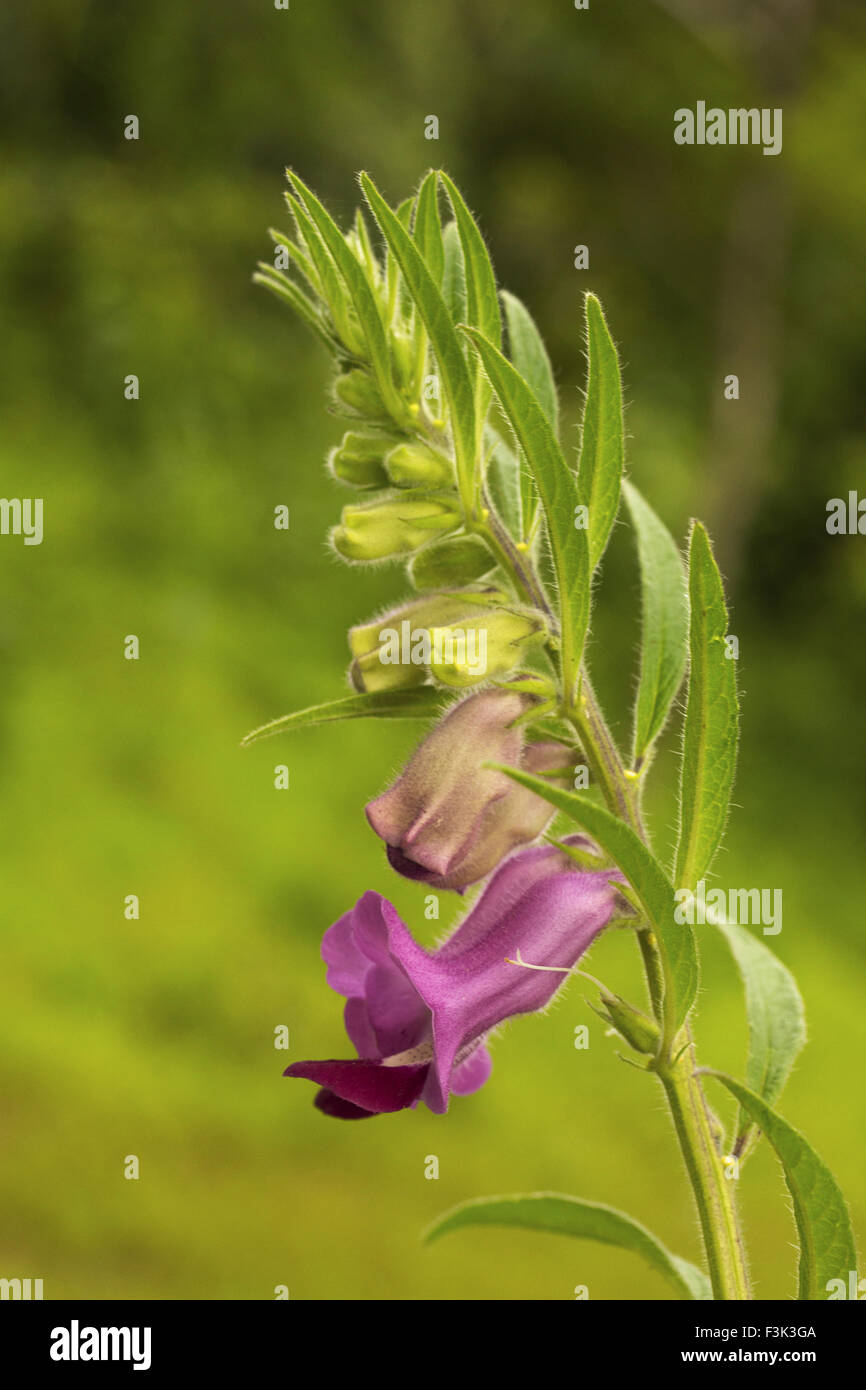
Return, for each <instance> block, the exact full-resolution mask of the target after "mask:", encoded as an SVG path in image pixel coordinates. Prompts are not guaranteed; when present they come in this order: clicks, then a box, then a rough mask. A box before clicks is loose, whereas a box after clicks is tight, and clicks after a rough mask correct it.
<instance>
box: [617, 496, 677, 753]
mask: <svg viewBox="0 0 866 1390" xmlns="http://www.w3.org/2000/svg"><path fill="white" fill-rule="evenodd" d="M623 490H624V492H625V500H626V502H627V503H628V509H629V512H630V513H631V519H632V522H633V524H634V529H635V532H636V534H637V549H638V558H639V560H640V575H641V593H642V607H643V625H642V633H641V658H640V685H639V686H638V693H637V700H636V702H635V711H634V762H635V766H639V765H640V764H641V763H642V762H643V760H644V758H645V757H646V755H647V753H648V751H649V750H650V748H651V747H652V745H653V743H654V742H655V740H656V739H657V738H658V736H659V734H660V733H661V731H662V729H663V728H664V726H665V722H666V720H667V717H668V714H669V713H670V708H671V704H672V703H673V700H674V697H675V696H676V693H677V691H678V690H679V688H680V685H681V684H682V679H683V675H684V674H685V669H686V653H687V650H688V640H689V605H688V599H687V596H686V571H685V566H684V564H683V560H682V556H681V555H680V552H679V550H678V549H677V546H676V543H675V541H674V539H673V536H672V535H671V533H670V531H669V530H668V529H667V527H666V526H665V525H664V524H663V523H662V522H661V521H660V520H659V518H658V517H657V516H656V514H655V512H654V511H653V509H652V507H651V506H650V505H649V503H648V502H647V501H646V500H645V498H643V497H642V496H641V494H640V493H639V492H638V490H637V488H636V487H634V486H633V484H632V483H629V482H627V481H624V482H623Z"/></svg>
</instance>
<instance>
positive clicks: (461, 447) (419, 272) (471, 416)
mask: <svg viewBox="0 0 866 1390" xmlns="http://www.w3.org/2000/svg"><path fill="white" fill-rule="evenodd" d="M361 187H362V188H363V190H364V195H365V197H366V199H367V202H368V203H369V204H370V208H371V211H372V213H373V216H374V217H375V218H376V221H377V222H378V223H379V226H380V227H381V229H382V235H383V236H384V238H385V240H386V242H387V243H388V246H389V247H390V249H391V251H392V252H393V255H394V257H395V259H396V260H397V262H398V264H399V266H400V269H401V271H402V273H403V278H404V280H405V281H406V285H407V287H408V289H409V292H410V294H411V295H412V298H413V299H414V301H415V304H416V305H417V308H418V312H419V314H420V315H421V318H422V320H423V322H424V327H425V328H426V329H427V336H428V338H429V339H430V343H431V345H432V347H433V351H434V352H435V354H436V362H437V365H438V368H439V372H440V375H441V377H442V386H443V390H444V392H445V397H446V399H447V401H448V410H449V413H450V416H451V430H452V433H453V436H454V452H455V454H456V458H457V477H458V480H459V482H460V497H461V500H462V502H463V505H464V507H465V508H466V509H467V510H469V511H471V510H472V509H473V508H474V501H475V405H474V396H473V391H472V381H471V378H470V376H469V368H468V366H467V365H466V358H465V356H464V355H463V349H462V348H461V346H460V342H459V340H458V338H457V334H456V332H455V330H454V325H453V323H452V322H451V315H450V314H449V312H448V309H447V307H446V305H445V301H444V300H443V298H442V295H441V293H440V291H439V288H438V286H437V285H436V284H435V283H434V281H433V278H432V276H431V274H430V272H429V270H428V269H427V266H426V265H425V264H424V260H423V258H422V257H421V255H420V253H419V251H418V248H417V246H416V245H415V243H414V242H413V240H412V238H411V236H410V235H409V234H408V232H407V231H406V229H405V228H404V227H403V226H402V225H401V224H400V221H399V220H398V218H397V217H395V215H394V213H393V212H392V211H391V209H390V208H389V207H388V204H387V203H386V202H385V200H384V198H383V197H382V195H381V193H380V192H379V190H378V189H377V188H376V185H375V184H374V183H373V180H372V179H371V178H370V176H369V175H368V174H362V175H361Z"/></svg>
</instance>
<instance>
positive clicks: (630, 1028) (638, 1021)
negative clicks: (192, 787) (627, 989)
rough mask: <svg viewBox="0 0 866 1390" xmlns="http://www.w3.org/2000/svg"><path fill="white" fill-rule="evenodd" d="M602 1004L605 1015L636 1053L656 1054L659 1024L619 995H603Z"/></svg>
mask: <svg viewBox="0 0 866 1390" xmlns="http://www.w3.org/2000/svg"><path fill="white" fill-rule="evenodd" d="M601 1002H602V1004H603V1005H604V1010H605V1015H606V1017H607V1018H609V1019H610V1022H611V1023H612V1024H613V1026H614V1028H615V1029H616V1031H617V1032H618V1033H619V1034H620V1036H621V1037H623V1038H625V1040H626V1042H627V1043H629V1045H630V1046H631V1047H633V1048H634V1050H635V1052H645V1053H651V1054H653V1053H656V1052H657V1051H658V1045H659V1029H658V1024H657V1023H655V1022H654V1020H653V1019H651V1018H648V1017H647V1015H646V1014H645V1013H642V1012H641V1010H640V1009H636V1008H635V1007H634V1005H633V1004H628V1003H626V1001H625V999H621V998H620V996H619V995H618V994H603V995H602V996H601Z"/></svg>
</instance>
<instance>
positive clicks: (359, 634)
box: [349, 588, 505, 656]
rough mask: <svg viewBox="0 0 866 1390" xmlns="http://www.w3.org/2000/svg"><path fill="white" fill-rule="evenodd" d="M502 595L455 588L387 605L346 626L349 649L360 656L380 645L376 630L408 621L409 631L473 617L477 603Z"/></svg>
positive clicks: (491, 601)
mask: <svg viewBox="0 0 866 1390" xmlns="http://www.w3.org/2000/svg"><path fill="white" fill-rule="evenodd" d="M504 597H505V595H504V594H503V592H502V590H501V589H493V588H490V589H470V590H467V591H463V590H459V589H458V590H455V591H454V592H453V593H448V594H436V596H435V597H429V598H416V599H411V600H410V601H409V602H408V603H401V604H400V605H399V606H398V607H397V608H390V609H388V611H387V612H386V613H383V614H382V615H381V616H380V617H378V618H373V619H372V620H371V621H370V622H368V623H358V624H357V626H355V627H352V628H350V629H349V650H350V651H351V653H352V655H353V656H364V655H365V654H366V653H367V652H372V651H375V650H376V648H377V647H379V646H380V645H381V638H380V633H381V632H383V631H386V630H388V629H391V628H400V626H401V624H402V623H404V622H408V623H409V625H410V628H411V630H413V631H414V630H415V629H416V628H430V627H445V626H448V625H449V624H451V623H457V622H459V621H460V619H461V618H466V617H475V616H477V605H478V604H486V605H491V606H492V605H493V604H496V603H501V602H502V600H503V599H504Z"/></svg>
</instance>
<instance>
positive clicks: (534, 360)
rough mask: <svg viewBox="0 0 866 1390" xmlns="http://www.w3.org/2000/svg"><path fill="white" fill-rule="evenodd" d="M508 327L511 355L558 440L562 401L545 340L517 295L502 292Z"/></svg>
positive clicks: (509, 353) (509, 351) (509, 354)
mask: <svg viewBox="0 0 866 1390" xmlns="http://www.w3.org/2000/svg"><path fill="white" fill-rule="evenodd" d="M500 298H501V300H502V303H503V305H504V307H505V321H506V323H507V324H508V356H509V358H510V359H511V362H512V363H513V364H514V366H515V367H516V368H517V370H518V371H519V373H520V375H521V376H522V377H523V379H524V381H525V382H526V383H527V385H529V386H531V387H532V390H533V392H534V394H535V398H536V400H537V401H538V404H539V405H540V406H541V409H542V410H543V411H544V413H545V415H546V416H547V419H548V421H549V423H550V428H551V429H552V430H553V433H554V434H555V435H556V437H557V438H559V400H558V397H557V394H556V382H555V381H554V379H553V368H552V367H551V365H550V358H549V357H548V355H547V348H546V347H545V346H544V339H543V338H542V336H541V334H540V333H539V331H538V329H537V328H536V326H535V321H534V319H533V318H532V315H531V314H530V312H529V310H528V309H527V308H526V306H525V305H524V304H522V303H521V302H520V300H519V299H518V298H517V295H515V294H509V292H508V290H502V291H500Z"/></svg>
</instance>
